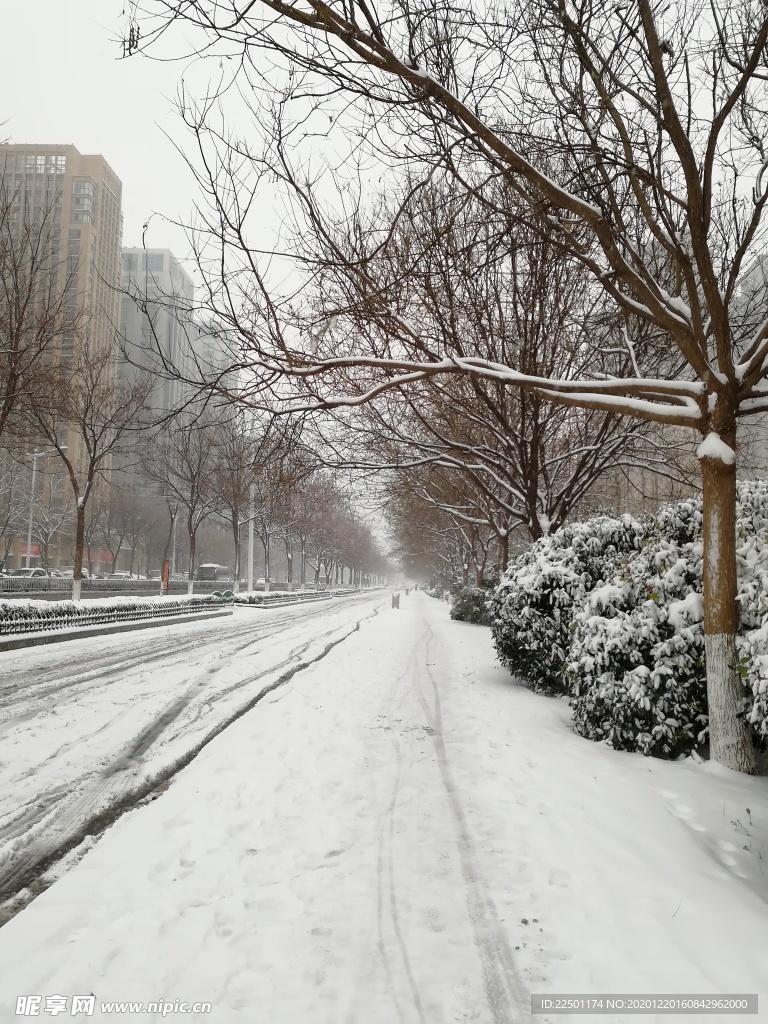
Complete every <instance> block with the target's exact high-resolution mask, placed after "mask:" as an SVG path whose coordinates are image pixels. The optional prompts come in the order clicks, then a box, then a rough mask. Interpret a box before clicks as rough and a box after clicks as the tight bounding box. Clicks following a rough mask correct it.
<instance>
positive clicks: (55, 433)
mask: <svg viewBox="0 0 768 1024" xmlns="http://www.w3.org/2000/svg"><path fill="white" fill-rule="evenodd" d="M115 355H116V353H115V350H114V349H113V348H112V347H111V346H110V345H109V344H104V343H100V344H99V343H97V342H96V341H94V340H93V339H90V338H88V337H87V336H85V337H82V336H81V337H78V338H76V339H75V343H74V345H73V349H72V351H71V353H70V354H69V355H68V356H67V357H63V356H62V358H60V359H59V360H58V361H57V363H56V364H55V366H53V367H51V368H50V369H49V375H50V376H49V387H50V390H49V391H46V393H45V394H41V395H36V396H34V397H33V400H32V401H31V404H30V417H31V420H32V423H33V426H34V427H35V428H36V430H37V431H38V433H40V434H42V436H43V437H44V438H45V439H46V441H47V442H48V443H49V444H50V445H51V446H52V447H53V448H54V449H55V450H56V451H57V452H58V454H59V457H60V458H61V460H62V463H63V465H64V467H65V468H66V474H67V477H68V479H69V483H70V486H71V488H72V495H73V497H74V502H75V517H76V519H75V522H76V526H75V554H74V572H73V588H72V596H73V599H74V600H76V601H77V600H79V599H80V589H81V576H82V566H83V553H84V546H85V534H86V524H87V510H88V502H89V500H90V498H91V496H92V494H93V492H94V489H95V488H96V486H97V483H98V482H99V481H100V480H103V479H104V478H105V474H106V473H107V472H108V471H109V469H110V465H111V460H112V458H113V457H114V456H115V455H117V454H119V453H120V452H121V451H122V450H123V449H124V448H125V447H127V446H129V445H130V442H131V438H132V431H133V430H134V429H135V428H136V427H137V426H138V425H139V424H140V422H141V418H142V415H143V412H144V403H145V400H146V396H147V393H148V390H149V387H150V382H149V381H148V380H146V379H145V378H137V379H136V380H135V381H133V382H132V383H131V384H130V385H126V386H125V387H123V388H119V389H118V386H117V382H116V377H115ZM68 441H69V442H70V443H69V444H68V443H67V442H68ZM91 518H92V519H93V522H94V524H95V522H96V518H97V517H95V516H93V517H91ZM88 552H89V554H88V558H89V563H90V566H91V568H92V560H91V554H90V544H89V546H88Z"/></svg>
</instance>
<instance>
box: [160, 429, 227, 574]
mask: <svg viewBox="0 0 768 1024" xmlns="http://www.w3.org/2000/svg"><path fill="white" fill-rule="evenodd" d="M143 466H144V470H145V472H146V474H147V476H148V477H149V478H150V479H151V480H154V481H155V483H156V484H157V485H158V487H159V489H160V491H161V492H162V494H163V496H164V497H165V498H166V499H167V500H168V502H169V507H170V505H171V504H173V503H175V504H177V505H178V506H180V508H181V509H183V510H184V513H185V518H186V527H187V537H188V538H189V581H188V591H189V593H190V594H191V593H192V591H193V589H194V576H195V544H196V539H197V531H198V530H199V528H200V526H201V524H202V523H203V522H204V521H205V520H206V519H207V518H208V517H209V516H212V515H214V513H216V512H218V511H219V509H220V507H221V499H220V495H219V492H218V491H217V489H216V487H215V486H214V478H215V472H216V438H215V424H214V423H213V421H212V420H211V418H210V416H208V415H206V414H205V413H203V414H201V415H192V414H189V415H187V416H184V417H180V418H179V419H178V421H177V423H176V425H175V429H174V430H173V431H171V432H167V433H164V434H163V436H162V438H160V439H158V440H156V441H155V443H154V444H153V445H151V446H150V448H149V449H148V451H147V453H146V456H145V458H144V461H143ZM169 536H170V535H169Z"/></svg>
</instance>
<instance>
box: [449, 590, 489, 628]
mask: <svg viewBox="0 0 768 1024" xmlns="http://www.w3.org/2000/svg"><path fill="white" fill-rule="evenodd" d="M490 597H491V594H490V591H489V590H487V589H486V588H484V587H464V589H463V590H460V591H459V592H458V594H456V596H455V597H454V599H453V604H452V605H451V618H452V619H457V620H458V621H459V622H474V623H475V624H476V625H478V626H490V624H491V608H490V600H489V599H490Z"/></svg>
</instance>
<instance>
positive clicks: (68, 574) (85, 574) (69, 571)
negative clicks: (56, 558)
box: [61, 565, 90, 580]
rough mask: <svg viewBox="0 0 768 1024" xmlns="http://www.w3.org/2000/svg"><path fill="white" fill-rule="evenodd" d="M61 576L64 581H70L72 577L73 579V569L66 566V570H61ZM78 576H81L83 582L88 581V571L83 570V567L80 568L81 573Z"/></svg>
mask: <svg viewBox="0 0 768 1024" xmlns="http://www.w3.org/2000/svg"><path fill="white" fill-rule="evenodd" d="M61 575H62V576H63V577H64V578H65V579H68V580H71V579H72V577H73V576H74V575H75V570H74V569H73V567H72V566H71V565H70V566H68V567H67V568H66V569H62V570H61ZM80 576H81V579H84V580H87V579H90V576H89V574H88V570H87V569H86V568H85V566H83V568H82V570H81V573H80Z"/></svg>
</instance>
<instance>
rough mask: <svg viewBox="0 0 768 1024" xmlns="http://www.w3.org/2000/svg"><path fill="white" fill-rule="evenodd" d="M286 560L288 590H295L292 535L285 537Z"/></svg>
mask: <svg viewBox="0 0 768 1024" xmlns="http://www.w3.org/2000/svg"><path fill="white" fill-rule="evenodd" d="M285 560H286V563H287V568H286V570H285V573H286V576H287V580H286V583H287V586H288V590H289V591H291V590H293V550H292V548H291V540H290V537H287V536H286V538H285Z"/></svg>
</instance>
